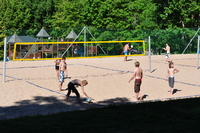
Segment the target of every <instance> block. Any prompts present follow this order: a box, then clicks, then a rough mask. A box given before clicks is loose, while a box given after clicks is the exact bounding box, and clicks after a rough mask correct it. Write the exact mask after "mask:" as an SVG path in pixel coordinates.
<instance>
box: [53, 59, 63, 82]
mask: <svg viewBox="0 0 200 133" xmlns="http://www.w3.org/2000/svg"><path fill="white" fill-rule="evenodd" d="M60 62H61V60H60V59H56V60H54V63H55V70H56V77H57V78H58V79H59V76H60V71H59V64H60Z"/></svg>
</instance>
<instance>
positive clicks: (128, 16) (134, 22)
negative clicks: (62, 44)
mask: <svg viewBox="0 0 200 133" xmlns="http://www.w3.org/2000/svg"><path fill="white" fill-rule="evenodd" d="M0 9H1V10H0V18H1V19H0V39H1V40H0V41H1V45H2V44H3V38H4V37H5V36H10V35H12V34H13V33H14V32H16V33H17V34H19V35H20V34H23V35H31V36H35V31H39V30H40V29H41V27H42V26H44V27H45V29H50V32H53V33H50V35H52V34H53V35H52V36H55V37H63V36H65V34H68V33H69V32H68V33H67V31H68V30H67V29H72V28H77V29H78V28H82V27H84V26H87V27H90V28H91V29H93V30H92V31H93V34H96V38H100V39H102V40H112V39H111V38H112V36H113V34H109V33H110V32H111V30H113V31H115V32H116V30H117V31H118V32H117V33H116V34H119V35H118V37H119V36H121V39H124V40H128V39H144V38H146V36H148V35H151V36H152V39H154V40H152V48H153V49H154V51H157V52H158V51H159V48H160V47H162V45H163V44H165V42H169V43H171V45H172V47H174V49H172V51H173V52H176V53H180V52H182V49H183V48H184V47H185V45H187V43H188V42H189V40H190V39H191V37H192V36H193V35H194V33H195V32H196V30H197V27H200V1H199V0H134V1H130V0H115V1H114V0H0ZM95 28H97V29H96V30H95ZM189 28H192V29H189ZM195 28H196V29H195ZM98 31H100V32H99V33H98ZM102 31H104V32H105V33H102ZM108 31H110V32H108ZM77 32H78V30H77ZM112 33H113V32H112ZM100 34H101V35H100ZM102 34H103V35H105V36H103V35H102ZM98 35H99V36H98ZM114 38H115V39H116V36H115V37H114ZM114 38H113V39H114ZM175 38H176V39H175ZM194 41H195V40H194ZM192 49H195V45H191V47H190V50H192ZM192 51H193V50H192ZM187 52H191V51H187Z"/></svg>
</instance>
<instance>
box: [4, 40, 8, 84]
mask: <svg viewBox="0 0 200 133" xmlns="http://www.w3.org/2000/svg"><path fill="white" fill-rule="evenodd" d="M6 49H7V39H6V37H5V38H4V54H3V55H4V57H3V83H5V80H6V58H7V54H6Z"/></svg>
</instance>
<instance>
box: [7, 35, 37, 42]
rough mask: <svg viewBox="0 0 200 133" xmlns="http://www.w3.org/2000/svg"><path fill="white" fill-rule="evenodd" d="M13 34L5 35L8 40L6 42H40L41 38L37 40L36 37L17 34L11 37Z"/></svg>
mask: <svg viewBox="0 0 200 133" xmlns="http://www.w3.org/2000/svg"><path fill="white" fill-rule="evenodd" d="M12 37H13V36H7V37H6V39H7V40H8V41H7V43H11V44H13V43H15V42H36V41H37V42H41V40H37V38H35V37H32V36H17V37H16V38H15V39H13V38H12Z"/></svg>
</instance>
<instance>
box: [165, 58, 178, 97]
mask: <svg viewBox="0 0 200 133" xmlns="http://www.w3.org/2000/svg"><path fill="white" fill-rule="evenodd" d="M178 72H179V70H178V69H176V68H174V63H173V62H172V61H170V62H169V68H168V69H167V77H166V81H167V80H168V82H169V87H170V90H169V92H170V93H171V94H172V95H173V92H174V74H175V73H178Z"/></svg>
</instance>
